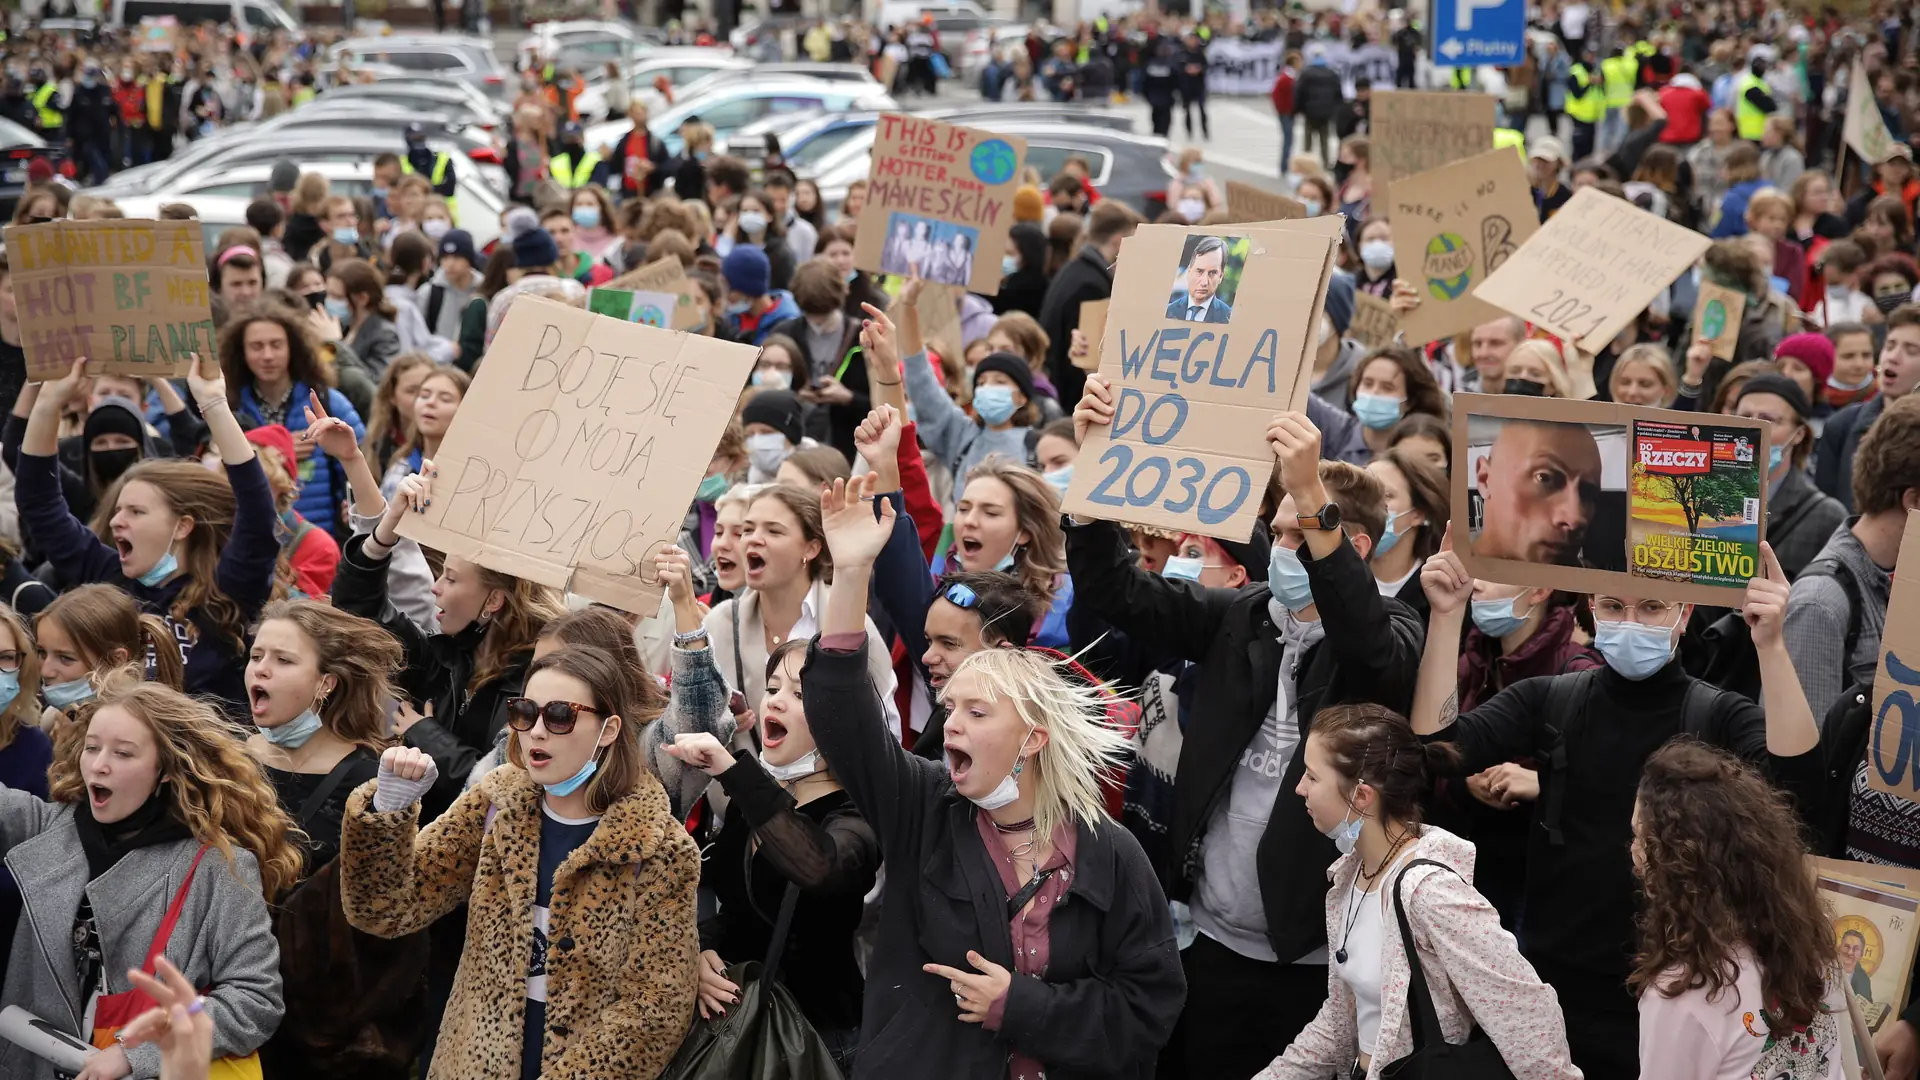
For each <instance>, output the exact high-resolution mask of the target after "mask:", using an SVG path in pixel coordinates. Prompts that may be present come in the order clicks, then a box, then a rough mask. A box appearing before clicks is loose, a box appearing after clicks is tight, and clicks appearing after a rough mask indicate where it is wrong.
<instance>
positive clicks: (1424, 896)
mask: <svg viewBox="0 0 1920 1080" xmlns="http://www.w3.org/2000/svg"><path fill="white" fill-rule="evenodd" d="M1416 859H1432V860H1434V861H1435V862H1440V863H1445V864H1446V865H1447V866H1450V867H1452V868H1453V869H1454V870H1455V871H1457V873H1449V872H1447V871H1446V870H1443V869H1441V868H1440V867H1436V866H1415V867H1412V868H1411V869H1405V870H1396V871H1394V872H1392V873H1390V874H1388V875H1387V882H1386V884H1385V885H1383V886H1381V888H1380V891H1379V892H1377V893H1375V894H1374V896H1373V897H1372V898H1371V899H1363V900H1362V903H1373V902H1375V901H1378V902H1379V903H1380V904H1381V905H1382V908H1383V910H1382V912H1381V917H1380V967H1381V980H1380V1034H1379V1039H1378V1041H1377V1042H1375V1043H1374V1048H1373V1055H1372V1062H1371V1064H1370V1065H1369V1066H1368V1068H1367V1080H1379V1077H1380V1075H1381V1070H1382V1069H1384V1068H1385V1067H1386V1066H1388V1065H1390V1064H1392V1063H1394V1062H1396V1061H1399V1060H1400V1059H1401V1058H1403V1057H1406V1056H1407V1055H1408V1054H1410V1053H1412V1052H1413V1022H1412V1020H1411V1019H1410V1018H1409V1013H1408V1011H1407V1009H1408V1004H1409V1003H1408V1000H1407V994H1408V988H1409V987H1410V986H1411V980H1412V975H1413V973H1412V970H1411V969H1410V968H1409V967H1408V965H1407V954H1406V945H1405V942H1404V941H1403V940H1402V939H1401V937H1400V923H1399V920H1398V919H1397V918H1395V916H1394V908H1393V890H1394V889H1396V888H1397V889H1399V890H1400V891H1401V893H1402V895H1403V896H1404V897H1405V904H1406V909H1407V924H1408V925H1409V926H1411V927H1412V928H1413V942H1414V947H1415V948H1417V949H1418V950H1419V951H1420V965H1421V967H1422V969H1423V970H1424V971H1425V973H1426V977H1427V989H1428V991H1430V992H1431V993H1432V995H1433V1008H1434V1011H1435V1012H1436V1013H1438V1014H1439V1016H1440V1031H1441V1033H1442V1034H1443V1035H1444V1036H1445V1037H1446V1040H1447V1041H1448V1042H1450V1043H1456V1044H1458V1043H1463V1042H1465V1041H1466V1039H1467V1032H1468V1031H1469V1030H1470V1028H1471V1027H1473V1026H1474V1025H1478V1026H1479V1027H1480V1028H1481V1029H1483V1030H1484V1031H1486V1033H1487V1035H1488V1036H1489V1037H1490V1038H1492V1040H1493V1044H1494V1045H1495V1046H1496V1047H1498V1048H1499V1049H1500V1057H1501V1059H1502V1060H1503V1061H1504V1062H1506V1065H1507V1068H1508V1069H1510V1070H1512V1072H1513V1075H1514V1078H1515V1080H1580V1076H1581V1072H1580V1070H1579V1069H1578V1068H1575V1067H1574V1064H1573V1059H1572V1058H1571V1057H1570V1056H1569V1052H1568V1050H1567V1028H1566V1018H1565V1017H1564V1016H1563V1015H1562V1014H1561V1012H1560V1000H1559V998H1557V997H1556V996H1554V992H1553V988H1552V987H1550V986H1548V985H1547V984H1545V983H1543V982H1541V981H1540V977H1539V976H1538V975H1536V974H1534V971H1533V967H1532V966H1531V965H1530V964H1528V963H1527V962H1526V960H1525V959H1523V958H1522V957H1521V956H1520V947H1519V945H1518V944H1516V943H1515V942H1514V940H1513V935H1512V934H1509V933H1507V932H1506V931H1505V930H1502V929H1501V928H1500V916H1499V913H1497V912H1495V911H1494V910H1493V905H1491V904H1489V903H1487V901H1486V898H1485V897H1483V896H1481V895H1480V894H1479V893H1477V892H1475V891H1474V888H1473V845H1472V844H1469V843H1468V842H1466V841H1465V840H1462V839H1460V838H1459V837H1457V836H1455V835H1453V834H1452V833H1450V832H1447V831H1446V830H1444V829H1440V828H1436V827H1434V826H1431V825H1428V826H1424V827H1423V828H1422V830H1421V833H1420V838H1419V839H1417V840H1415V841H1414V842H1413V844H1412V846H1411V847H1409V848H1408V849H1407V853H1406V855H1405V856H1404V857H1403V858H1402V859H1401V860H1400V861H1401V865H1402V866H1405V865H1406V864H1408V863H1411V862H1413V861H1414V860H1416ZM1359 872H1360V856H1359V855H1358V854H1357V853H1355V854H1350V855H1343V856H1341V857H1340V858H1339V860H1338V861H1336V862H1335V863H1334V864H1333V866H1332V867H1331V868H1329V869H1328V871H1327V877H1328V878H1329V879H1330V880H1331V881H1332V882H1333V887H1332V888H1331V889H1328V890H1327V940H1328V941H1330V942H1337V941H1339V940H1340V938H1341V935H1342V934H1343V933H1344V932H1345V930H1346V927H1347V915H1348V912H1349V908H1348V904H1349V902H1350V901H1349V895H1350V891H1351V889H1352V886H1353V882H1354V878H1355V877H1356V876H1358V874H1359ZM1403 879H1404V881H1403ZM1359 1043H1360V1038H1359V1029H1358V1027H1357V1026H1356V1025H1355V1023H1354V1000H1353V991H1352V990H1350V989H1349V988H1348V987H1347V983H1346V980H1344V979H1342V978H1341V977H1340V972H1339V969H1338V967H1337V966H1335V965H1332V964H1329V965H1327V1003H1326V1004H1325V1005H1322V1006H1321V1007H1320V1015H1318V1016H1316V1017H1314V1018H1313V1022H1312V1023H1310V1024H1308V1025H1307V1027H1306V1029H1305V1030H1304V1031H1302V1032H1300V1034H1299V1035H1298V1036H1296V1037H1295V1038H1294V1040H1293V1045H1291V1046H1289V1047H1287V1051H1286V1053H1284V1054H1282V1055H1281V1056H1280V1057H1278V1058H1275V1059H1274V1062H1273V1064H1272V1065H1269V1066H1268V1067H1267V1068H1266V1069H1265V1070H1264V1071H1262V1072H1261V1073H1260V1074H1259V1076H1257V1077H1255V1078H1254V1080H1320V1078H1321V1077H1327V1076H1335V1075H1338V1076H1345V1075H1347V1071H1348V1070H1349V1069H1350V1068H1351V1067H1352V1065H1353V1061H1354V1058H1355V1056H1356V1055H1357V1054H1358V1053H1359V1049H1360V1046H1359Z"/></svg>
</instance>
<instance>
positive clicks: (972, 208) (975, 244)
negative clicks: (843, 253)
mask: <svg viewBox="0 0 1920 1080" xmlns="http://www.w3.org/2000/svg"><path fill="white" fill-rule="evenodd" d="M1026 160H1027V142H1026V140H1025V139H1022V138H1019V137H1018V136H1014V135H997V134H995V133H993V132H991V131H981V130H980V129H978V128H970V127H961V126H960V125H958V124H948V123H945V122H943V121H940V120H928V119H925V118H922V117H918V116H903V115H901V114H899V113H883V114H881V116H880V124H879V126H878V127H877V128H876V129H875V133H874V139H873V168H872V171H871V172H870V173H869V174H868V178H867V204H866V206H865V208H863V209H862V210H861V211H860V224H859V240H858V242H857V243H856V244H855V245H854V249H853V264H854V265H855V266H857V267H859V268H860V269H862V270H877V271H879V272H880V273H882V274H898V275H900V276H902V277H908V276H913V275H918V276H919V277H922V278H924V279H926V280H928V281H933V282H940V283H942V284H946V285H958V286H961V287H963V288H965V289H967V290H968V291H971V292H977V293H980V294H982V295H985V296H992V295H994V294H995V293H998V292H999V291H1000V253H1001V252H1002V251H1005V250H1006V248H1007V230H1009V229H1011V228H1013V193H1014V191H1015V190H1016V189H1017V188H1018V187H1019V186H1020V167H1021V165H1023V164H1024V163H1025V162H1026ZM983 253H984V254H983Z"/></svg>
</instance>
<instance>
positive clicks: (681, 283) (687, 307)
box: [587, 255, 702, 330]
mask: <svg viewBox="0 0 1920 1080" xmlns="http://www.w3.org/2000/svg"><path fill="white" fill-rule="evenodd" d="M600 288H602V289H618V290H622V291H625V292H630V293H652V294H654V299H653V301H652V304H653V306H656V307H658V306H659V305H660V304H662V303H664V302H665V301H663V300H661V299H660V297H661V296H663V295H664V296H668V297H671V298H672V306H671V307H669V308H665V309H664V310H667V311H670V312H671V313H672V314H671V315H670V317H669V318H668V321H667V324H666V325H667V327H668V328H669V329H672V330H692V329H694V328H696V327H698V326H699V325H700V324H701V321H702V316H701V314H700V305H699V303H698V302H696V301H695V299H694V290H695V289H698V288H699V286H698V285H695V284H694V283H693V281H692V280H691V279H690V278H688V277H687V270H686V267H684V266H681V265H680V260H679V259H676V258H674V257H673V256H671V255H669V256H667V257H666V258H664V259H656V260H654V261H653V262H650V263H648V264H647V265H645V266H642V267H640V268H639V269H637V270H629V271H627V272H626V273H624V274H621V275H620V276H619V277H617V278H614V279H613V280H612V281H609V282H607V283H606V284H605V285H602V286H600ZM587 303H588V307H589V309H591V310H598V309H596V308H593V301H592V297H591V291H590V292H589V297H588V302H587ZM602 303H605V304H608V305H612V304H613V303H614V302H613V301H611V300H604V301H602ZM628 310H629V313H630V314H631V313H632V311H633V309H632V308H629V309H628ZM602 314H611V311H608V312H602ZM619 317H620V316H615V318H619ZM628 321H630V322H640V321H642V320H639V319H629V320H628ZM648 325H657V324H653V323H649V324H648Z"/></svg>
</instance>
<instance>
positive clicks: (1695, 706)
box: [1680, 679, 1723, 742]
mask: <svg viewBox="0 0 1920 1080" xmlns="http://www.w3.org/2000/svg"><path fill="white" fill-rule="evenodd" d="M1722 692H1723V691H1722V690H1721V689H1720V688H1719V687H1717V686H1715V685H1713V684H1712V683H1709V682H1702V681H1701V680H1699V679H1688V680H1687V693H1686V697H1685V698H1683V699H1682V700H1681V702H1680V730H1681V731H1682V732H1684V733H1686V734H1688V735H1691V736H1693V737H1694V738H1696V739H1699V740H1700V741H1701V742H1712V741H1713V740H1711V739H1709V738H1707V726H1708V724H1710V723H1711V722H1712V720H1713V703H1714V702H1715V701H1718V700H1719V699H1720V695H1721V693H1722Z"/></svg>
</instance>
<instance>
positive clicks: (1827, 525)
mask: <svg viewBox="0 0 1920 1080" xmlns="http://www.w3.org/2000/svg"><path fill="white" fill-rule="evenodd" d="M1846 520H1847V508H1846V507H1844V506H1842V505H1840V503H1839V502H1838V501H1836V500H1834V499H1833V498H1832V497H1831V496H1829V495H1827V494H1826V493H1825V492H1823V491H1821V490H1820V489H1819V488H1817V487H1815V486H1814V485H1813V480H1812V478H1811V477H1809V476H1808V475H1807V470H1805V469H1792V470H1789V471H1788V472H1787V475H1786V478H1785V479H1783V480H1781V481H1780V490H1779V491H1776V492H1774V493H1773V494H1772V495H1771V496H1770V497H1768V499H1767V543H1768V544H1771V545H1772V546H1773V553H1774V555H1775V556H1776V557H1778V558H1779V560H1780V569H1782V570H1785V571H1786V572H1787V578H1788V580H1792V579H1793V578H1797V577H1799V576H1800V571H1801V570H1804V569H1805V568H1806V565H1807V564H1808V563H1810V562H1812V561H1813V559H1814V556H1816V555H1818V554H1820V549H1822V548H1824V547H1826V546H1827V541H1828V540H1831V539H1833V530H1835V529H1837V528H1839V527H1840V526H1841V525H1842V524H1844V523H1845V522H1846Z"/></svg>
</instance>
